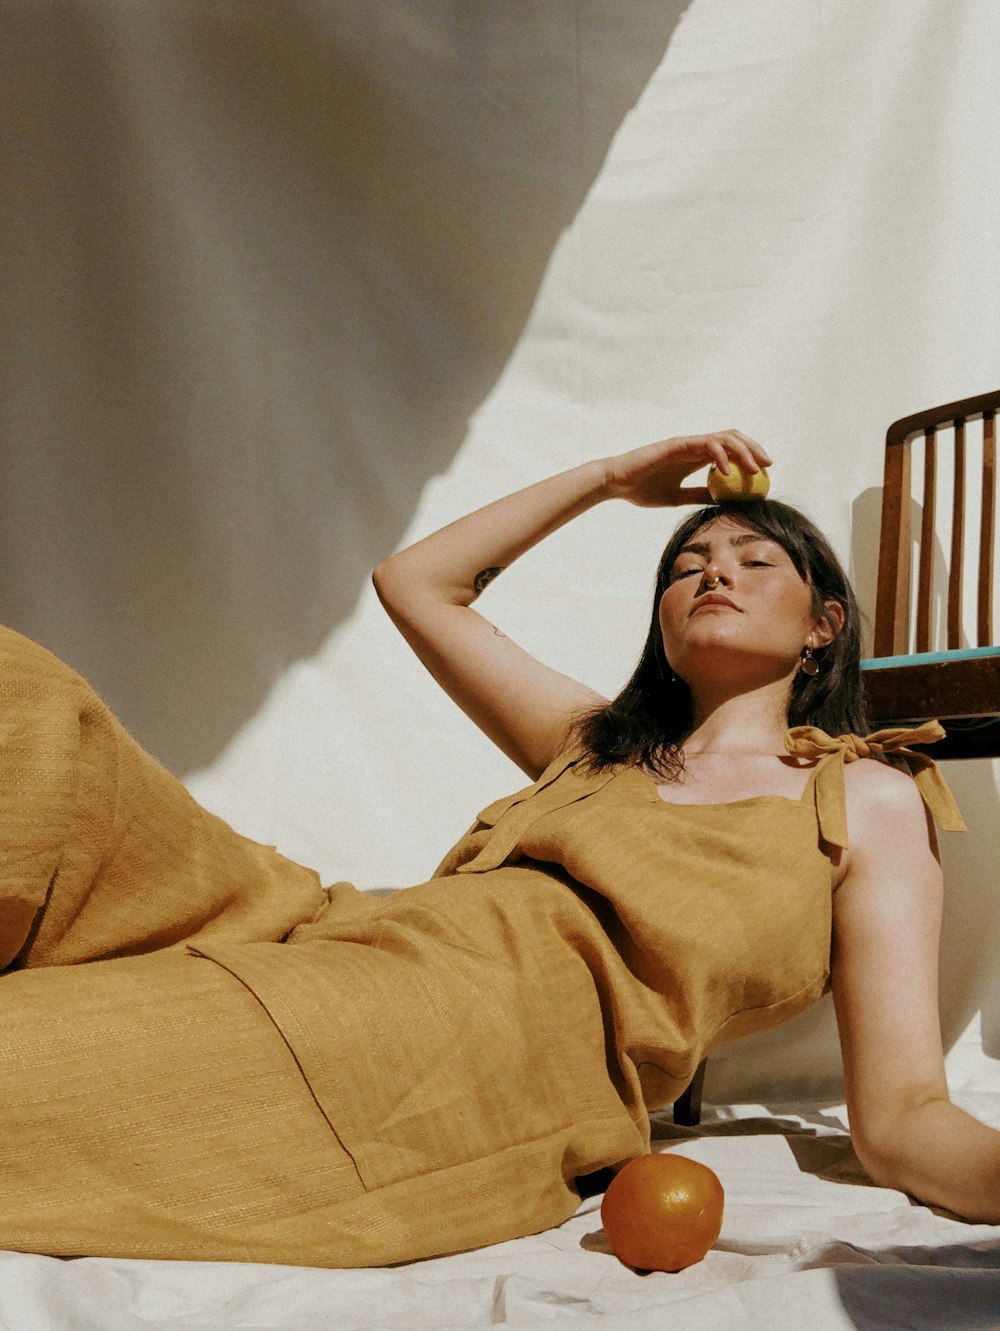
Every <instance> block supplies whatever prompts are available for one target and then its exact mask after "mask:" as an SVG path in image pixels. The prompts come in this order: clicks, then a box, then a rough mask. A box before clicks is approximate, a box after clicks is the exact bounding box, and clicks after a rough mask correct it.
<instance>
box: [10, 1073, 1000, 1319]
mask: <svg viewBox="0 0 1000 1331" xmlns="http://www.w3.org/2000/svg"><path fill="white" fill-rule="evenodd" d="M968 1107H969V1108H970V1109H972V1110H974V1111H975V1112H976V1113H977V1114H978V1115H979V1116H980V1117H982V1118H984V1119H985V1120H986V1121H987V1122H990V1123H992V1124H994V1125H995V1126H997V1127H1000V1094H996V1093H993V1094H990V1095H983V1094H979V1095H971V1096H970V1097H969V1101H968ZM656 1133H657V1135H656V1140H655V1142H654V1145H655V1147H656V1149H659V1150H676V1151H680V1152H682V1153H684V1154H685V1155H689V1156H691V1157H692V1158H694V1159H696V1160H700V1161H701V1162H702V1163H703V1164H707V1165H709V1166H710V1167H711V1168H712V1169H714V1170H715V1171H716V1173H717V1174H718V1175H719V1177H720V1179H721V1180H722V1181H723V1185H724V1187H725V1191H726V1203H725V1219H724V1224H723V1228H722V1233H721V1235H720V1237H719V1240H718V1242H717V1243H716V1244H715V1246H714V1247H713V1248H712V1250H711V1251H710V1252H709V1253H708V1255H707V1256H706V1257H705V1259H704V1260H703V1261H702V1262H700V1263H698V1264H696V1265H695V1266H692V1267H689V1268H688V1269H687V1270H685V1271H681V1272H677V1273H674V1274H666V1273H663V1272H654V1273H647V1274H639V1273H637V1272H635V1271H632V1270H631V1269H629V1268H628V1267H625V1266H623V1265H622V1264H621V1263H620V1262H619V1261H618V1260H617V1259H616V1258H615V1257H613V1256H612V1255H610V1253H609V1252H608V1250H607V1245H606V1241H605V1240H604V1236H603V1231H602V1229H601V1222H600V1197H593V1198H590V1199H588V1200H587V1201H585V1202H584V1203H583V1204H582V1205H581V1207H580V1209H579V1211H578V1212H577V1214H576V1216H574V1218H573V1219H571V1220H570V1221H568V1222H567V1223H566V1224H564V1225H562V1226H560V1228H559V1229H554V1230H549V1231H547V1232H546V1233H543V1234H536V1235H532V1236H530V1237H528V1238H523V1239H518V1240H516V1241H514V1242H511V1243H502V1244H498V1245H497V1246H496V1247H492V1248H486V1249H481V1250H479V1251H477V1252H471V1253H462V1254H457V1255H455V1256H451V1257H442V1258H437V1259H435V1260H433V1261H426V1262H418V1263H414V1264H412V1265H408V1266H401V1267H396V1268H391V1269H385V1270H361V1271H353V1270H352V1271H336V1270H331V1271H319V1270H314V1269H299V1268H295V1267H275V1266H256V1265H240V1264H236V1263H233V1264H217V1263H212V1262H208V1263H204V1264H196V1263H184V1262H138V1261H114V1260H110V1259H85V1260H80V1261H68V1262H63V1261H59V1260H57V1259H55V1258H46V1257H37V1256H30V1255H25V1254H18V1253H6V1254H3V1256H2V1257H0V1327H2V1328H3V1331H26V1328H28V1327H30V1328H31V1331H167V1329H168V1328H169V1329H170V1331H173V1328H178V1331H180V1328H190V1329H191V1331H194V1329H195V1328H197V1329H198V1331H244V1329H245V1331H264V1328H269V1329H270V1328H274V1329H275V1331H278V1329H279V1328H280V1329H281V1331H389V1329H390V1328H391V1329H392V1331H416V1329H417V1328H426V1329H427V1331H452V1329H453V1328H454V1329H455V1331H458V1328H463V1329H464V1328H472V1327H484V1326H498V1325H499V1326H504V1327H507V1328H509V1331H529V1329H530V1331H541V1328H548V1327H550V1326H553V1325H557V1326H558V1325H560V1324H563V1323H566V1322H569V1321H581V1322H583V1323H584V1324H586V1325H590V1324H593V1325H595V1326H599V1327H603V1328H607V1331H660V1329H661V1328H664V1329H666V1328H670V1331H743V1329H744V1328H754V1331H803V1329H804V1328H808V1329H809V1331H890V1329H891V1328H897V1327H899V1328H902V1327H906V1328H907V1331H942V1328H948V1331H995V1328H996V1327H997V1326H1000V1228H994V1227H991V1226H988V1225H972V1224H967V1223H965V1222H962V1221H959V1220H956V1219H955V1218H954V1217H952V1216H949V1215H947V1214H944V1213H936V1212H935V1211H933V1210H930V1209H928V1208H927V1207H923V1206H918V1205H916V1204H914V1203H913V1202H911V1201H910V1200H909V1199H908V1198H906V1197H905V1196H903V1195H902V1194H900V1193H897V1192H892V1191H889V1190H887V1189H884V1188H876V1187H873V1186H871V1185H870V1184H869V1183H868V1182H867V1181H866V1180H865V1178H864V1175H863V1174H862V1173H861V1171H860V1169H859V1166H858V1164H857V1161H856V1160H855V1158H854V1155H853V1152H852V1151H851V1148H850V1142H849V1138H848V1137H847V1135H846V1134H845V1132H844V1128H843V1111H842V1107H838V1106H830V1105H821V1104H818V1103H817V1104H815V1105H813V1106H803V1105H799V1106H775V1105H771V1106H768V1107H767V1108H765V1107H764V1106H760V1105H743V1106H739V1107H734V1108H732V1109H729V1110H719V1111H712V1112H710V1113H708V1114H706V1116H705V1121H704V1123H703V1124H702V1126H701V1127H699V1128H674V1127H673V1126H672V1125H670V1124H668V1123H666V1122H659V1121H658V1122H657V1126H656ZM420 1223H422V1224H427V1225H433V1223H434V1217H433V1216H426V1217H421V1219H420Z"/></svg>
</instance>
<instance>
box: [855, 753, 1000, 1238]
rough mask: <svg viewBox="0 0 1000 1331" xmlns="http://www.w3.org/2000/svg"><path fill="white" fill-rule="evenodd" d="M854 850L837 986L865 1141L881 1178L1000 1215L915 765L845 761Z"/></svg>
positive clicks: (923, 1195)
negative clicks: (960, 1052)
mask: <svg viewBox="0 0 1000 1331" xmlns="http://www.w3.org/2000/svg"><path fill="white" fill-rule="evenodd" d="M845 777H846V781H847V798H848V821H849V826H850V832H851V846H850V852H849V854H850V860H849V864H848V869H847V873H846V876H845V877H844V880H843V882H842V883H841V884H840V886H839V887H838V888H837V890H836V892H835V893H834V949H833V996H834V1001H835V1004H836V1009H837V1023H838V1026H839V1028H840V1043H841V1049H842V1051H843V1056H844V1077H845V1084H846V1091H847V1109H848V1117H849V1119H850V1124H851V1136H852V1139H853V1142H854V1149H855V1151H856V1152H857V1155H858V1158H859V1159H860V1161H861V1163H862V1165H864V1167H865V1169H866V1170H867V1171H868V1173H869V1174H870V1175H871V1176H872V1178H873V1179H874V1180H875V1181H876V1182H877V1183H881V1184H883V1185H884V1186H886V1187H892V1188H898V1189H900V1190H901V1191H903V1192H907V1193H910V1194H911V1195H912V1196H914V1197H918V1198H919V1199H920V1200H921V1201H923V1202H927V1203H929V1204H931V1205H934V1206H942V1207H947V1208H948V1210H950V1211H954V1212H956V1213H957V1214H958V1215H961V1216H964V1217H965V1218H966V1219H968V1220H979V1221H986V1222H987V1223H989V1224H1000V1132H996V1131H994V1129H992V1128H989V1127H987V1126H986V1125H985V1124H983V1123H980V1122H979V1121H978V1120H977V1119H975V1118H973V1117H972V1116H971V1115H969V1114H966V1113H965V1112H964V1111H963V1110H961V1109H959V1108H958V1106H957V1105H954V1104H952V1103H951V1101H950V1099H949V1097H948V1087H947V1084H946V1082H945V1069H944V1054H943V1050H942V1046H941V1029H940V1022H939V1017H938V1004H937V973H938V938H939V934H940V925H941V900H942V886H941V870H940V867H939V865H938V861H937V857H936V853H935V849H934V844H933V831H932V830H931V828H930V827H929V826H928V821H927V815H926V813H925V810H924V808H923V804H922V801H921V799H920V796H919V794H918V793H917V789H916V787H915V785H914V784H913V782H912V781H911V780H910V778H909V777H907V776H905V775H904V774H903V773H901V772H897V771H894V770H893V769H892V768H887V767H882V766H877V765H876V764H874V763H871V762H859V763H853V764H852V765H851V766H850V767H849V768H848V769H847V771H846V772H845Z"/></svg>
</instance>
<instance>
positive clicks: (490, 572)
mask: <svg viewBox="0 0 1000 1331" xmlns="http://www.w3.org/2000/svg"><path fill="white" fill-rule="evenodd" d="M502 572H503V569H502V568H484V569H480V571H479V572H478V573H477V574H476V576H475V577H474V578H473V579H472V590H473V591H474V592H475V593H476V595H477V596H478V595H479V594H480V592H483V591H485V590H486V588H487V587H488V586H489V585H490V583H491V582H492V581H493V579H494V578H496V577H498V576H499V575H500V574H501V573H502Z"/></svg>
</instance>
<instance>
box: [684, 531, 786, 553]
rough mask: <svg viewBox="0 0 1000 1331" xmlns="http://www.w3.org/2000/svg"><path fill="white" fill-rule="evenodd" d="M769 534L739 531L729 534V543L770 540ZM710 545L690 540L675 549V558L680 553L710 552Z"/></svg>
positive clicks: (705, 542)
mask: <svg viewBox="0 0 1000 1331" xmlns="http://www.w3.org/2000/svg"><path fill="white" fill-rule="evenodd" d="M770 540H771V538H770V536H765V535H764V534H763V533H762V532H759V531H741V532H739V533H738V534H737V535H736V536H730V538H729V544H730V545H753V544H755V542H757V541H770ZM711 550H712V547H711V546H710V545H709V544H708V542H707V541H691V542H689V543H688V544H687V545H682V546H681V548H680V549H679V550H678V551H677V558H678V559H679V558H680V556H681V555H707V554H710V553H711Z"/></svg>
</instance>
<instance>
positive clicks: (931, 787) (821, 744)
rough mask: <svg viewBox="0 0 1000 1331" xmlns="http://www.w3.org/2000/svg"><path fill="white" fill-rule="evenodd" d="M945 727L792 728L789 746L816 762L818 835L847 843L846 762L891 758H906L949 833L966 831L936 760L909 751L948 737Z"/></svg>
mask: <svg viewBox="0 0 1000 1331" xmlns="http://www.w3.org/2000/svg"><path fill="white" fill-rule="evenodd" d="M944 733H945V732H944V728H943V726H941V724H940V723H939V722H937V721H925V722H924V724H923V725H920V726H898V727H892V728H889V729H886V730H876V731H873V733H872V734H870V735H864V736H862V735H851V734H846V735H828V734H827V733H826V731H825V730H820V729H818V728H817V727H816V726H794V727H793V728H792V729H791V730H789V731H788V732H787V734H786V735H785V748H786V749H787V750H788V752H789V753H791V754H794V755H795V756H796V757H799V758H817V759H819V762H818V763H817V766H816V769H815V771H814V774H813V778H812V784H813V789H814V792H815V799H816V813H817V816H818V818H819V825H820V831H821V832H822V834H823V837H824V839H825V840H826V841H828V842H830V843H831V844H833V845H836V846H846V845H847V809H846V806H845V803H844V764H845V763H852V762H856V761H857V759H858V758H873V757H877V756H884V755H887V754H893V755H895V756H897V757H899V758H901V759H902V760H903V762H904V763H905V764H906V766H907V768H908V769H909V771H910V775H911V776H912V777H913V779H914V781H916V783H917V789H918V790H919V791H920V794H921V796H922V797H923V800H924V803H925V804H926V805H927V807H928V809H929V810H930V811H931V813H932V814H933V815H934V819H935V821H936V823H937V825H938V826H939V827H940V828H941V829H942V830H943V831H945V832H964V831H966V826H965V820H964V819H963V817H962V814H961V812H960V811H959V808H958V805H957V804H956V803H955V797H954V796H953V795H952V793H951V791H950V790H949V789H948V786H947V784H946V782H945V779H944V777H943V776H942V775H941V772H940V770H939V768H938V765H937V763H935V762H934V760H933V758H929V757H928V756H927V754H925V753H918V752H917V751H916V750H914V749H912V748H911V747H909V746H910V745H912V744H933V743H935V742H936V741H937V740H939V739H943V738H944Z"/></svg>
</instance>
